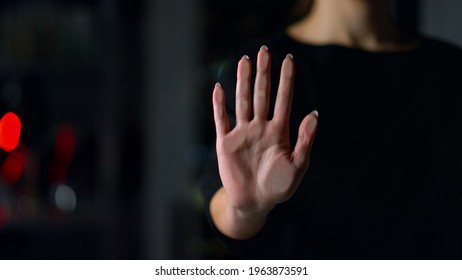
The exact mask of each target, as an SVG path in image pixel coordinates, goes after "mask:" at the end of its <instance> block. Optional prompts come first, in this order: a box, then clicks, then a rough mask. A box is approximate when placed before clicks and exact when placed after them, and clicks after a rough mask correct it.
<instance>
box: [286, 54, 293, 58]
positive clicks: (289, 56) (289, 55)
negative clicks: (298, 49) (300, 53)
mask: <svg viewBox="0 0 462 280" xmlns="http://www.w3.org/2000/svg"><path fill="white" fill-rule="evenodd" d="M286 57H287V58H290V59H294V56H293V55H292V54H291V53H289V54H287V56H286Z"/></svg>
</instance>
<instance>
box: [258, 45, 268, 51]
mask: <svg viewBox="0 0 462 280" xmlns="http://www.w3.org/2000/svg"><path fill="white" fill-rule="evenodd" d="M260 50H265V51H268V47H267V46H266V45H263V46H261V48H260Z"/></svg>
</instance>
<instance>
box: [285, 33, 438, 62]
mask: <svg viewBox="0 0 462 280" xmlns="http://www.w3.org/2000/svg"><path fill="white" fill-rule="evenodd" d="M279 38H280V39H282V41H283V42H285V43H287V44H288V45H289V46H291V47H292V48H293V49H298V50H302V51H303V50H311V51H316V50H318V51H336V52H342V53H348V54H350V55H361V56H376V57H383V56H387V57H389V56H409V55H414V54H418V53H420V52H421V51H422V50H424V49H425V47H426V46H427V45H428V43H429V42H430V41H431V40H430V39H428V38H425V37H419V40H420V43H419V44H417V45H416V46H415V47H413V48H411V49H407V50H402V51H378V52H375V51H368V50H364V49H360V48H351V47H346V46H342V45H339V44H333V43H332V44H320V45H316V44H309V43H305V42H301V41H298V40H296V39H294V38H292V37H291V36H290V35H289V34H287V32H286V31H283V32H281V33H280V35H279Z"/></svg>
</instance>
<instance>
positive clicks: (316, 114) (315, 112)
mask: <svg viewBox="0 0 462 280" xmlns="http://www.w3.org/2000/svg"><path fill="white" fill-rule="evenodd" d="M311 114H313V115H315V116H316V118H319V113H318V111H317V110H314V111H313V112H311Z"/></svg>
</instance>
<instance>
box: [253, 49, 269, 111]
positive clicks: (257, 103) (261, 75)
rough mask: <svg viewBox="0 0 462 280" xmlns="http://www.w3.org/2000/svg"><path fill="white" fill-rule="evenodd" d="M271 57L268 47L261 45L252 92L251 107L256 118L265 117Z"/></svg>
mask: <svg viewBox="0 0 462 280" xmlns="http://www.w3.org/2000/svg"><path fill="white" fill-rule="evenodd" d="M270 69H271V57H270V53H269V52H268V47H266V46H262V47H261V48H260V51H259V52H258V59H257V76H256V78H255V88H254V93H253V109H254V117H255V118H256V119H267V118H268V109H269V95H270V84H271V83H270Z"/></svg>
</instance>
